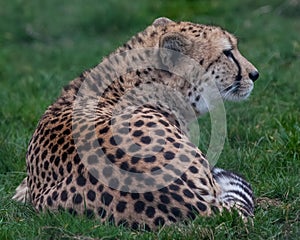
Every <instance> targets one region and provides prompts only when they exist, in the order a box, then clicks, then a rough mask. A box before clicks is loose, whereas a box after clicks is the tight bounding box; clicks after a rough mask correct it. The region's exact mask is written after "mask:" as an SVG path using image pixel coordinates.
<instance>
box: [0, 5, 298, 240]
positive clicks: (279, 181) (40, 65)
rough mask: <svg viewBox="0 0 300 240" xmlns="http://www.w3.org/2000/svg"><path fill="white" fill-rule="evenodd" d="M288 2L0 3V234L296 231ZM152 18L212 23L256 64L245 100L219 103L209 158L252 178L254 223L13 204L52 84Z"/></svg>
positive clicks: (294, 39)
mask: <svg viewBox="0 0 300 240" xmlns="http://www.w3.org/2000/svg"><path fill="white" fill-rule="evenodd" d="M299 12H300V2H299V1H298V0H293V1H291V0H289V1H279V0H269V1H258V0H245V1H235V0H228V1H223V0H214V1H208V0H203V1H192V0H191V1H183V0H178V1H169V0H168V1H158V0H152V1H147V0H141V1H136V2H134V3H133V1H117V0H110V1H96V0H87V1H79V0H72V1H71V0H67V1H58V0H51V1H37V0H31V1H24V0H12V1H5V3H4V1H1V2H0V17H1V21H0V239H58V238H61V239H199V238H203V239H297V238H298V237H299V235H300V208H299V206H300V180H299V176H300V107H299V103H300V71H299V70H300V69H299V66H300V35H299V32H300V15H299ZM158 16H168V17H170V18H173V19H175V20H188V21H194V22H199V23H208V24H217V25H221V26H223V27H224V28H226V29H227V30H229V31H230V32H233V33H234V34H235V35H236V36H237V37H238V38H239V40H240V49H241V51H242V53H243V54H244V55H245V56H247V58H248V59H249V60H251V61H252V62H253V63H254V64H255V65H256V66H257V68H258V69H259V70H260V74H261V77H260V79H259V80H258V81H257V83H256V84H255V89H254V92H253V94H252V96H251V98H250V99H249V100H248V101H245V102H241V103H226V112H227V125H228V137H227V139H226V143H225V147H224V150H223V152H222V155H221V157H220V159H219V162H218V166H220V167H223V168H226V169H229V170H233V171H236V172H239V173H241V174H242V175H244V176H245V177H246V179H248V180H249V181H250V182H251V184H252V186H253V188H254V192H255V195H256V197H257V199H258V200H257V201H258V204H257V207H256V210H255V219H254V223H253V225H251V224H247V225H244V224H243V223H241V221H240V219H239V218H238V217H237V216H236V215H235V214H233V215H231V214H225V215H223V216H216V217H211V218H198V219H196V220H195V221H194V222H191V223H189V224H187V225H181V226H173V227H168V228H163V229H161V230H160V231H159V232H157V233H147V232H134V231H130V230H128V229H124V228H116V227H113V226H109V225H101V224H99V222H97V221H96V220H89V219H85V218H80V217H72V216H70V215H68V214H65V213H61V214H53V213H45V214H37V213H36V212H34V210H33V209H32V208H31V207H30V206H23V205H20V204H17V203H15V202H12V201H11V200H10V199H11V197H12V195H13V193H14V189H15V187H16V186H17V185H18V184H19V183H20V181H21V180H22V179H23V177H24V176H25V172H26V166H25V154H26V148H27V144H28V141H29V139H30V137H31V134H32V133H33V131H34V129H35V126H36V124H37V122H38V120H39V118H40V116H41V115H42V114H43V112H44V111H45V109H46V107H47V106H48V105H50V104H51V103H52V102H53V101H54V100H55V98H56V97H57V96H58V95H59V93H60V89H61V87H62V86H63V85H65V84H66V83H67V82H68V81H69V80H71V79H73V78H75V77H76V76H78V75H79V74H80V73H81V72H82V71H83V70H85V69H87V68H90V67H92V66H94V65H96V64H97V63H98V62H99V61H100V60H101V59H102V57H103V56H105V55H106V54H108V53H110V52H111V51H113V50H114V49H115V48H116V47H118V46H119V45H121V44H122V43H124V42H125V41H127V39H128V38H129V37H130V36H131V35H133V34H134V33H136V32H138V31H140V30H142V29H143V28H145V27H146V26H147V25H149V24H150V23H151V22H152V21H153V19H155V18H156V17H158ZM207 119H208V120H209V117H207ZM204 121H205V118H204Z"/></svg>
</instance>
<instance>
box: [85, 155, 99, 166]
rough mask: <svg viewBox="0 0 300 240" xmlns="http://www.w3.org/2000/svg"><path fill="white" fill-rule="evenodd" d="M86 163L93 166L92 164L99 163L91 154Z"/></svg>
mask: <svg viewBox="0 0 300 240" xmlns="http://www.w3.org/2000/svg"><path fill="white" fill-rule="evenodd" d="M87 162H88V164H91V165H93V164H97V163H99V160H98V157H97V156H96V155H94V154H93V155H90V156H88V158H87Z"/></svg>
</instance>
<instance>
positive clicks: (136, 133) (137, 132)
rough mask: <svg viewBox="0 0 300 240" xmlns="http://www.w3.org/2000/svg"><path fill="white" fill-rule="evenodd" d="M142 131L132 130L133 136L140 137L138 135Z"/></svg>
mask: <svg viewBox="0 0 300 240" xmlns="http://www.w3.org/2000/svg"><path fill="white" fill-rule="evenodd" d="M143 134H144V133H143V131H141V130H136V131H134V132H133V134H132V135H133V136H134V137H140V136H142V135H143Z"/></svg>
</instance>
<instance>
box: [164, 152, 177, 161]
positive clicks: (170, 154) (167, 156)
mask: <svg viewBox="0 0 300 240" xmlns="http://www.w3.org/2000/svg"><path fill="white" fill-rule="evenodd" d="M174 157H175V154H174V153H173V152H171V151H167V152H164V158H165V159H166V160H172V159H173V158H174Z"/></svg>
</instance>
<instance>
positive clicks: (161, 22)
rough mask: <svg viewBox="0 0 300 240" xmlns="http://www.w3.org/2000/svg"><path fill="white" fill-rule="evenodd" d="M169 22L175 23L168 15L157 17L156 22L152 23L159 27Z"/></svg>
mask: <svg viewBox="0 0 300 240" xmlns="http://www.w3.org/2000/svg"><path fill="white" fill-rule="evenodd" d="M168 23H173V21H172V20H171V19H169V18H166V17H160V18H157V19H155V20H154V22H153V23H152V25H153V26H154V27H158V26H164V25H166V24H168Z"/></svg>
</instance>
